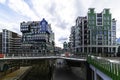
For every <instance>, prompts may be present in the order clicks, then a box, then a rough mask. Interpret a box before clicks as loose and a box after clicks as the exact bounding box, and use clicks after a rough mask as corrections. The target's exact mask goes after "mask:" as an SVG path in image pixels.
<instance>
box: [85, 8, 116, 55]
mask: <svg viewBox="0 0 120 80" xmlns="http://www.w3.org/2000/svg"><path fill="white" fill-rule="evenodd" d="M87 19H88V28H89V29H90V45H89V47H90V52H91V53H102V54H105V53H106V54H108V53H109V54H113V53H117V45H116V20H115V19H112V14H111V13H110V10H109V9H104V10H103V11H102V12H101V13H96V12H95V10H94V8H90V9H89V11H88V14H87Z"/></svg>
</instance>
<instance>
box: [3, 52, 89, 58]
mask: <svg viewBox="0 0 120 80" xmlns="http://www.w3.org/2000/svg"><path fill="white" fill-rule="evenodd" d="M50 56H51V57H67V58H76V59H79V58H82V59H83V58H84V59H86V56H87V55H71V56H61V54H59V55H58V54H57V55H56V54H49V53H48V54H4V58H15V57H16V58H17V57H19V58H20V57H50Z"/></svg>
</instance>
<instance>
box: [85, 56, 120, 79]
mask: <svg viewBox="0 0 120 80" xmlns="http://www.w3.org/2000/svg"><path fill="white" fill-rule="evenodd" d="M87 62H88V63H89V64H92V65H93V66H95V67H96V68H98V69H99V70H101V71H102V72H103V73H105V74H106V75H108V76H109V77H111V78H112V79H113V80H119V79H120V62H119V61H117V62H116V61H114V60H110V59H104V58H102V57H96V56H92V55H89V56H88V57H87Z"/></svg>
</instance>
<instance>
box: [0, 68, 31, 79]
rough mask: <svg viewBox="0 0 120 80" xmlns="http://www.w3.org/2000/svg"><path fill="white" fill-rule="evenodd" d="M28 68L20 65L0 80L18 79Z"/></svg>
mask: <svg viewBox="0 0 120 80" xmlns="http://www.w3.org/2000/svg"><path fill="white" fill-rule="evenodd" d="M30 68H31V67H20V69H18V70H16V71H14V72H12V73H10V74H7V75H6V76H4V77H3V78H2V79H0V80H18V79H19V78H20V77H21V76H22V75H23V74H24V73H25V72H26V71H27V70H28V69H30Z"/></svg>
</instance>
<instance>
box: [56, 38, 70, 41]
mask: <svg viewBox="0 0 120 80" xmlns="http://www.w3.org/2000/svg"><path fill="white" fill-rule="evenodd" d="M67 39H68V38H67V37H60V38H59V39H58V41H66V40H67Z"/></svg>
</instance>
